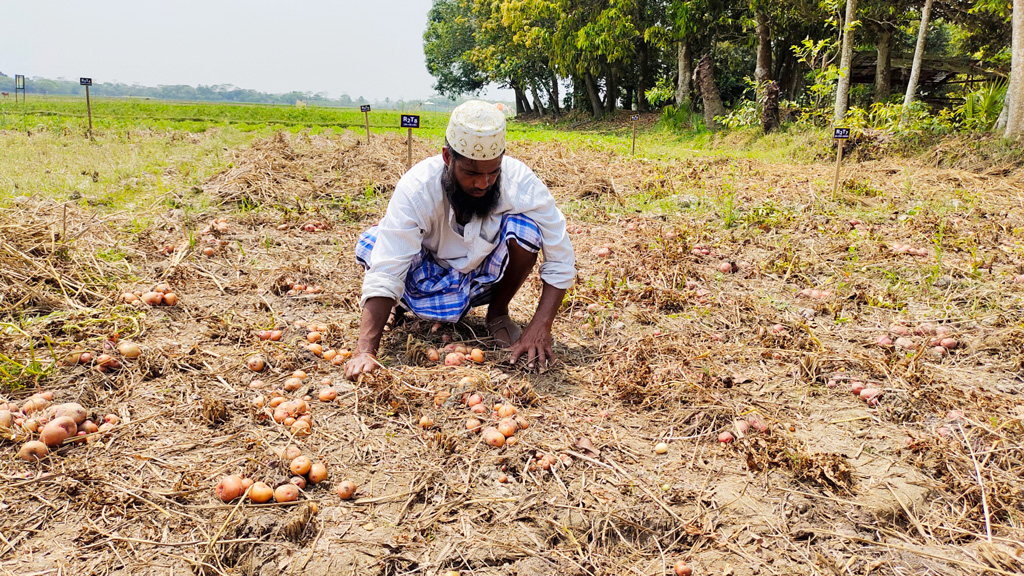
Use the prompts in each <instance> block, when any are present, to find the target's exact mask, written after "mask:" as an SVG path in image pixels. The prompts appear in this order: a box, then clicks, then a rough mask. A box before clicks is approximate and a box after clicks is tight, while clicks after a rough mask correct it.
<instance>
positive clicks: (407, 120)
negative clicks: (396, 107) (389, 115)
mask: <svg viewBox="0 0 1024 576" xmlns="http://www.w3.org/2000/svg"><path fill="white" fill-rule="evenodd" d="M419 127H420V117H419V115H417V114H402V128H419Z"/></svg>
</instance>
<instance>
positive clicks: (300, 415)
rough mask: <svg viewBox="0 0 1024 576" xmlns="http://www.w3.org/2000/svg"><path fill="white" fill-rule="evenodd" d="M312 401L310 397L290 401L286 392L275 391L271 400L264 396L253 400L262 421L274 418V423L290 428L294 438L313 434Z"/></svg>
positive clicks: (270, 395) (270, 396) (270, 397)
mask: <svg viewBox="0 0 1024 576" xmlns="http://www.w3.org/2000/svg"><path fill="white" fill-rule="evenodd" d="M292 379H293V378H289V379H288V380H292ZM294 379H295V380H298V379H297V378H294ZM286 382H287V381H286ZM300 382H301V381H300ZM311 400H312V398H310V397H309V396H303V397H301V398H293V399H291V400H289V399H288V398H287V397H286V396H285V395H284V392H282V391H281V390H274V391H272V392H270V394H269V398H267V397H265V396H263V395H262V394H261V395H259V396H256V397H255V398H253V400H252V405H253V408H254V409H255V411H256V414H257V416H258V417H259V418H260V419H266V418H273V420H274V422H276V423H278V424H281V425H283V426H288V427H289V428H290V430H291V433H292V435H293V436H309V435H310V434H312V433H313V415H312V414H311V413H310V411H309V402H310V401H311Z"/></svg>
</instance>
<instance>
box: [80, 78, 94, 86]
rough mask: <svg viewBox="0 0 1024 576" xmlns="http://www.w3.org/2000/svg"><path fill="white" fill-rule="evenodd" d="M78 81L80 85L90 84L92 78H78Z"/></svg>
mask: <svg viewBox="0 0 1024 576" xmlns="http://www.w3.org/2000/svg"><path fill="white" fill-rule="evenodd" d="M78 83H79V84H81V85H82V86H92V78H79V79H78Z"/></svg>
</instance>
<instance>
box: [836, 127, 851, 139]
mask: <svg viewBox="0 0 1024 576" xmlns="http://www.w3.org/2000/svg"><path fill="white" fill-rule="evenodd" d="M849 137H850V129H849V128H836V133H835V136H833V138H835V139H836V140H846V139H848V138H849Z"/></svg>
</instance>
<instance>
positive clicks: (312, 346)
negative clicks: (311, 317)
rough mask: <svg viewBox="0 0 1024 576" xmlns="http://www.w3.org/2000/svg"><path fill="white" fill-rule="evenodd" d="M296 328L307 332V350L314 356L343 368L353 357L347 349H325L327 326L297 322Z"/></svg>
mask: <svg viewBox="0 0 1024 576" xmlns="http://www.w3.org/2000/svg"><path fill="white" fill-rule="evenodd" d="M294 326H295V328H297V329H304V330H306V350H309V351H310V352H311V353H312V354H313V355H314V356H318V357H320V358H323V359H324V360H328V361H330V363H331V364H333V365H335V366H341V365H342V364H344V363H345V361H346V360H348V359H349V358H351V357H352V352H351V351H350V350H348V349H347V348H340V349H334V348H330V347H328V348H324V339H325V337H326V335H327V326H325V325H324V324H316V323H314V322H308V323H307V322H305V321H303V320H296V321H295V324H294Z"/></svg>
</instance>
